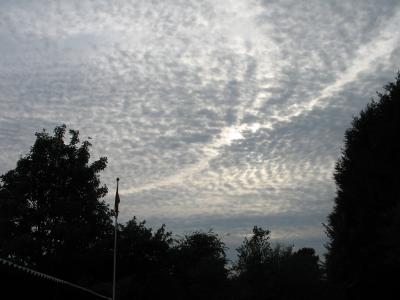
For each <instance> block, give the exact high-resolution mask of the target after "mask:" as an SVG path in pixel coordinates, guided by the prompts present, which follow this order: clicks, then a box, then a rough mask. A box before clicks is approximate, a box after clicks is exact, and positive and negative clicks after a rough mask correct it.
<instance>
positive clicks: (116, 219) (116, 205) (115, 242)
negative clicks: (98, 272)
mask: <svg viewBox="0 0 400 300" xmlns="http://www.w3.org/2000/svg"><path fill="white" fill-rule="evenodd" d="M118 183H119V178H117V192H116V194H115V207H114V209H115V226H114V275H113V297H112V299H113V300H116V299H115V281H116V280H115V279H116V271H117V227H118V203H117V199H118V202H119V195H118Z"/></svg>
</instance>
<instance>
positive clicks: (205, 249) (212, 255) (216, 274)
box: [172, 231, 228, 299]
mask: <svg viewBox="0 0 400 300" xmlns="http://www.w3.org/2000/svg"><path fill="white" fill-rule="evenodd" d="M226 263H227V260H226V255H225V245H224V243H223V242H222V241H221V240H220V239H219V237H218V235H217V234H215V233H213V232H212V231H209V232H200V231H196V232H193V233H192V234H189V235H185V236H184V237H183V238H182V239H179V240H178V241H176V245H175V247H174V248H173V249H172V274H173V276H174V279H175V297H176V298H177V299H222V294H223V293H224V289H225V287H226V284H227V273H228V272H227V269H226V267H225V265H226Z"/></svg>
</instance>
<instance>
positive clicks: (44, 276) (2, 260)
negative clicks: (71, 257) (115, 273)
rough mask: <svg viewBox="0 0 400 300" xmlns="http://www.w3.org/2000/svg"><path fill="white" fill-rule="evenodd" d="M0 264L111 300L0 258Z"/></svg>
mask: <svg viewBox="0 0 400 300" xmlns="http://www.w3.org/2000/svg"><path fill="white" fill-rule="evenodd" d="M0 262H1V263H2V264H4V265H8V266H11V267H13V268H16V269H20V270H22V271H24V272H26V273H29V274H31V275H33V276H36V277H41V278H44V279H47V280H51V281H54V282H57V283H61V284H65V285H69V286H71V287H74V288H77V289H80V290H82V291H85V292H88V293H90V294H92V295H95V296H97V297H100V298H103V299H107V300H112V299H111V298H109V297H107V296H104V295H101V294H99V293H96V292H95V291H92V290H90V289H88V288H85V287H83V286H80V285H77V284H74V283H71V282H68V281H65V280H62V279H60V278H57V277H54V276H50V275H47V274H44V273H41V272H38V271H35V270H32V269H29V268H27V267H23V266H20V265H17V264H15V263H13V262H11V261H9V260H6V259H4V258H0Z"/></svg>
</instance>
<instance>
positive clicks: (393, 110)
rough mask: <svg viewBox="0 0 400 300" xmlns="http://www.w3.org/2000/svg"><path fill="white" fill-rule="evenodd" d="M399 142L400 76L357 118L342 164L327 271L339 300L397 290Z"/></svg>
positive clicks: (338, 171) (399, 260)
mask: <svg viewBox="0 0 400 300" xmlns="http://www.w3.org/2000/svg"><path fill="white" fill-rule="evenodd" d="M399 137H400V74H399V75H398V76H397V78H396V80H395V81H394V82H393V83H389V84H388V85H387V86H385V92H384V93H378V100H377V101H372V102H371V103H370V104H368V105H367V107H366V108H365V109H364V110H363V111H361V113H360V115H359V116H358V117H356V118H354V120H353V122H352V126H351V128H350V129H348V130H347V131H346V134H345V145H344V149H343V150H342V156H341V158H340V159H339V160H338V162H337V163H336V169H335V174H334V177H335V182H336V186H337V194H336V198H335V206H334V209H333V211H332V213H331V214H330V215H329V218H328V224H327V226H326V229H327V234H328V236H329V238H330V242H329V244H328V245H327V249H328V253H327V255H326V269H327V276H328V279H329V281H330V282H331V283H332V284H333V285H334V286H335V287H336V288H337V290H338V291H339V293H341V294H342V295H339V296H343V297H344V296H346V297H348V298H355V299H358V298H362V297H363V296H365V295H368V296H371V295H373V294H374V293H375V294H379V295H380V296H382V293H385V292H394V290H395V289H397V287H396V286H397V285H398V284H397V283H394V278H395V277H396V276H398V273H399V271H400V255H399V253H400V235H399V233H400V213H399V212H400V172H399V170H400V143H399ZM394 274H397V275H394ZM397 292H398V291H397Z"/></svg>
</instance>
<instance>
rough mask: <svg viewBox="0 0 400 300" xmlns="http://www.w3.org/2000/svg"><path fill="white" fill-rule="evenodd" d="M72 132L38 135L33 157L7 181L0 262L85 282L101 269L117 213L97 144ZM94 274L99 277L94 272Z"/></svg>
mask: <svg viewBox="0 0 400 300" xmlns="http://www.w3.org/2000/svg"><path fill="white" fill-rule="evenodd" d="M65 133H66V126H65V125H63V126H59V127H56V128H55V129H54V135H49V134H48V133H47V132H45V131H42V132H39V133H36V141H35V142H34V145H33V146H32V147H31V149H30V151H29V153H28V154H27V155H26V156H25V157H22V158H20V159H19V161H18V162H17V166H16V168H15V169H14V170H11V171H8V172H7V173H6V174H4V175H2V176H1V184H0V256H1V257H3V258H8V259H12V260H14V261H16V262H18V263H20V264H25V265H28V266H31V267H34V268H35V269H38V270H40V271H42V272H47V273H50V274H54V275H57V276H60V277H62V278H64V279H67V280H68V279H73V280H74V282H77V280H78V279H82V280H83V278H85V280H84V281H88V280H89V279H88V276H89V274H90V273H91V270H90V268H91V267H92V266H95V265H96V264H98V262H97V261H95V258H96V257H98V256H97V255H100V252H99V249H98V248H96V247H97V246H98V244H99V243H100V242H101V241H103V240H104V239H105V238H106V237H109V236H110V235H112V223H111V218H110V217H111V211H110V210H109V208H108V206H107V205H106V204H105V202H104V201H102V200H101V198H102V197H104V196H105V195H106V193H107V188H106V186H102V185H101V184H100V180H99V173H100V172H101V171H102V170H104V168H105V167H106V163H107V159H106V158H104V157H102V158H100V159H99V160H97V161H94V162H92V163H89V158H90V153H89V148H90V146H91V144H90V143H89V142H88V141H84V142H82V143H80V141H79V133H78V131H75V130H70V131H69V134H70V139H69V141H68V143H66V142H65V139H66V136H65V135H66V134H65ZM92 273H93V272H92Z"/></svg>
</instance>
